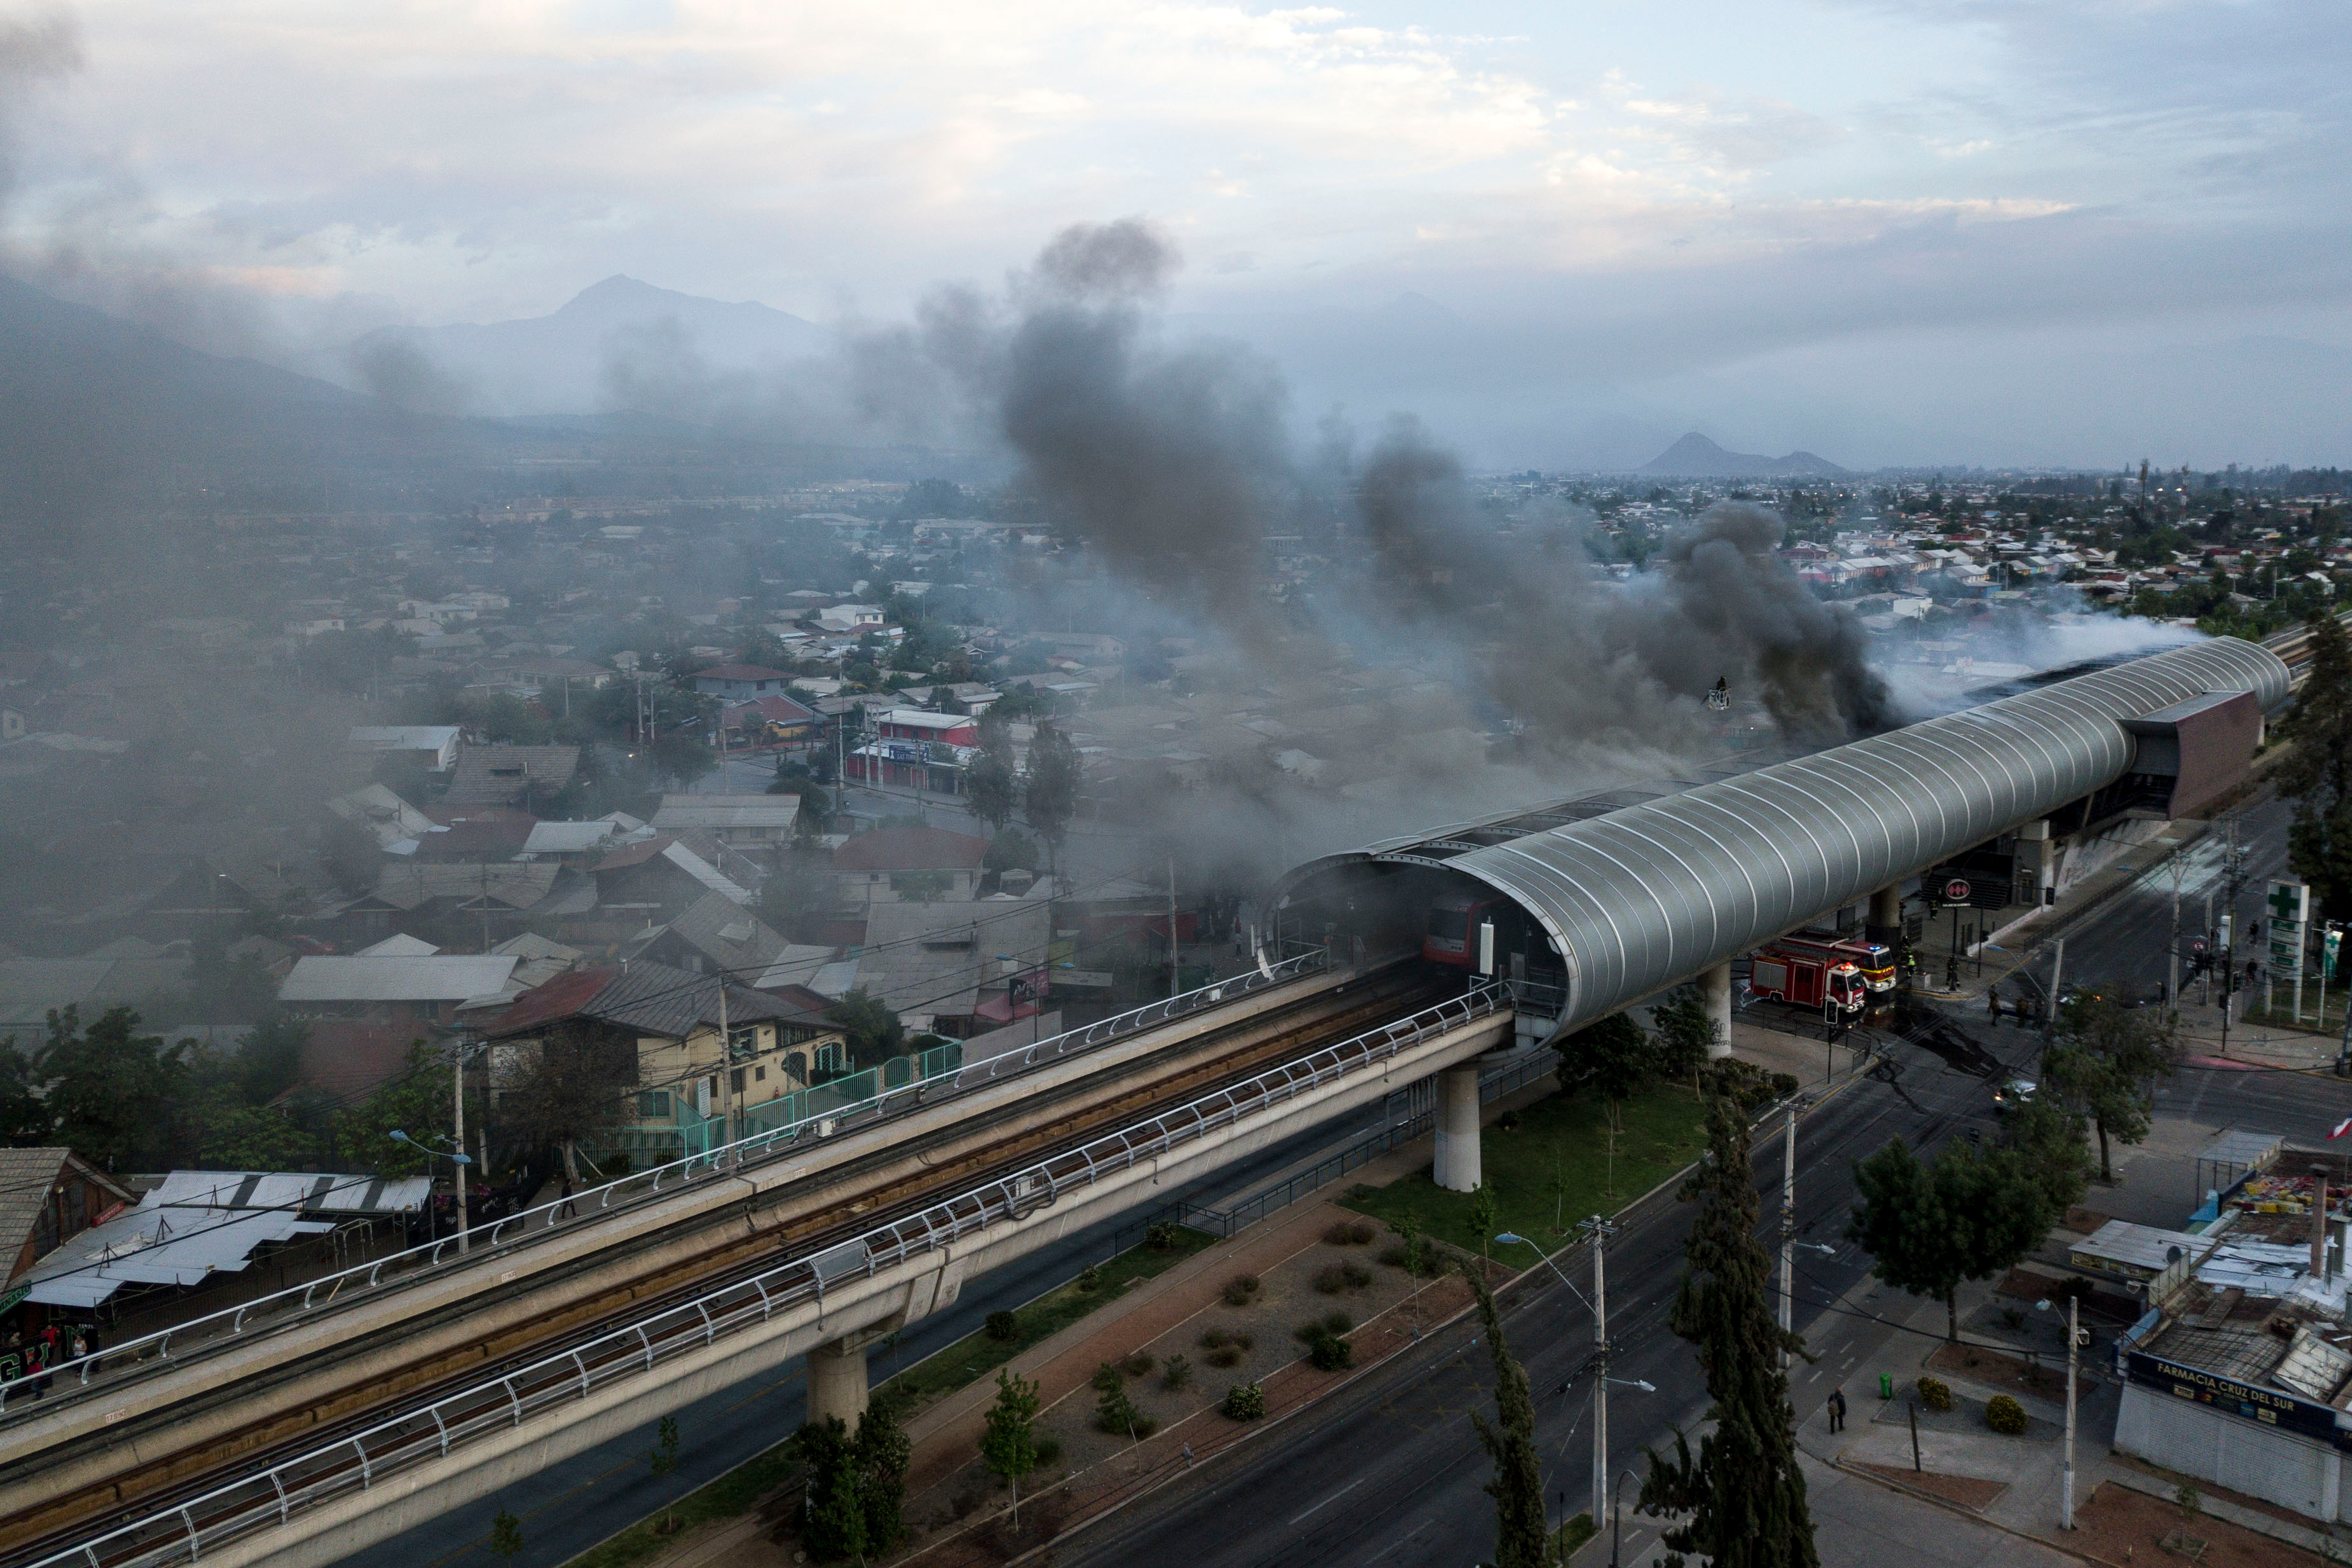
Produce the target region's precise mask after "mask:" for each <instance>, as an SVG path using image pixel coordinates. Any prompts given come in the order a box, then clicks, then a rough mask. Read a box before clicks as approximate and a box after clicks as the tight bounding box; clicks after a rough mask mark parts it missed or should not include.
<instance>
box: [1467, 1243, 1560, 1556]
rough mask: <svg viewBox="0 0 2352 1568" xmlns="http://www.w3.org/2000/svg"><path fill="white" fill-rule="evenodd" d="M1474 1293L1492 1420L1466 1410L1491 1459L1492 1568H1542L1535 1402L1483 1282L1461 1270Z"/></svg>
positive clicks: (1543, 1548) (1492, 1296)
mask: <svg viewBox="0 0 2352 1568" xmlns="http://www.w3.org/2000/svg"><path fill="white" fill-rule="evenodd" d="M1463 1272H1464V1274H1465V1276H1466V1277H1467V1278H1468V1279H1469V1281H1470V1288H1471V1289H1473V1290H1475V1291H1476V1292H1477V1293H1478V1317H1479V1319H1480V1321H1483V1322H1484V1323H1485V1324H1486V1353H1487V1354H1488V1355H1489V1356H1491V1357H1493V1358H1494V1362H1495V1420H1494V1423H1493V1424H1492V1425H1491V1426H1490V1425H1488V1423H1487V1420H1486V1417H1485V1416H1484V1415H1479V1414H1478V1413H1477V1412H1476V1411H1475V1410H1474V1411H1472V1412H1471V1413H1470V1424H1471V1425H1472V1426H1475V1427H1476V1428H1477V1429H1478V1441H1479V1442H1481V1443H1483V1444H1485V1445H1486V1452H1487V1454H1488V1455H1489V1456H1490V1457H1491V1458H1493V1459H1494V1461H1495V1479H1493V1480H1491V1481H1488V1482H1487V1483H1486V1495H1487V1496H1488V1497H1491V1498H1493V1499H1494V1500H1495V1568H1544V1564H1545V1563H1546V1562H1547V1558H1546V1555H1545V1552H1546V1549H1547V1547H1548V1546H1549V1541H1548V1540H1547V1539H1546V1535H1545V1531H1544V1511H1543V1471H1542V1467H1541V1466H1540V1465H1539V1464H1538V1462H1537V1459H1536V1402H1535V1395H1534V1394H1532V1393H1531V1392H1530V1391H1529V1389H1528V1369H1527V1368H1525V1367H1523V1366H1521V1365H1520V1364H1519V1363H1517V1361H1514V1360H1513V1359H1512V1358H1511V1351H1510V1347H1509V1346H1508V1345H1507V1344H1505V1343H1504V1342H1503V1320H1502V1318H1501V1316H1500V1315H1499V1314H1497V1313H1496V1310H1495V1294H1494V1292H1493V1291H1491V1290H1489V1289H1486V1280H1484V1279H1481V1278H1479V1277H1478V1275H1476V1274H1475V1273H1472V1272H1471V1271H1470V1270H1468V1269H1465V1270H1463Z"/></svg>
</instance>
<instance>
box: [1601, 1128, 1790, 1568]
mask: <svg viewBox="0 0 2352 1568" xmlns="http://www.w3.org/2000/svg"><path fill="white" fill-rule="evenodd" d="M1706 1130H1707V1155H1708V1157H1707V1160H1706V1163H1704V1164H1702V1165H1701V1166H1700V1167H1699V1169H1698V1171H1697V1172H1696V1173H1695V1174H1693V1176H1692V1177H1691V1179H1690V1180H1689V1181H1688V1182H1686V1183H1685V1184H1684V1186H1683V1191H1682V1196H1683V1197H1684V1198H1685V1199H1691V1198H1696V1199H1697V1200H1698V1205H1699V1211H1698V1218H1697V1221H1696V1223H1695V1224H1694V1225H1693V1226H1691V1235H1690V1241H1689V1243H1688V1244H1687V1245H1686V1246H1685V1249H1684V1254H1683V1256H1684V1264H1683V1278H1682V1285H1681V1288H1680V1289H1678V1290H1677V1291H1676V1292H1675V1305H1674V1310H1673V1312H1672V1313H1671V1315H1670V1316H1669V1317H1668V1318H1667V1324H1668V1326H1669V1327H1671V1328H1672V1329H1673V1330H1674V1331H1675V1333H1676V1334H1677V1335H1679V1336H1680V1337H1681V1338H1683V1339H1685V1340H1688V1341H1690V1342H1691V1343H1692V1344H1694V1345H1696V1347H1697V1348H1698V1364H1699V1370H1700V1371H1701V1372H1702V1373H1704V1374H1705V1375H1706V1392H1707V1394H1708V1395H1709V1396H1710V1397H1711V1398H1712V1399H1713V1400H1714V1401H1715V1403H1714V1405H1712V1406H1711V1407H1710V1408H1709V1409H1708V1410H1707V1413H1706V1418H1707V1419H1708V1420H1710V1421H1712V1422H1714V1423H1715V1430H1714V1431H1712V1432H1710V1433H1708V1434H1707V1435H1706V1436H1705V1437H1702V1438H1701V1439H1699V1445H1698V1452H1697V1454H1696V1456H1694V1455H1693V1454H1692V1452H1691V1446H1690V1439H1689V1438H1688V1437H1687V1436H1685V1435H1684V1434H1683V1433H1681V1432H1679V1431H1678V1432H1676V1433H1675V1453H1674V1457H1673V1458H1671V1459H1669V1458H1664V1456H1662V1455H1660V1454H1659V1453H1658V1451H1657V1450H1656V1449H1654V1448H1651V1449H1646V1450H1644V1452H1645V1453H1647V1455H1648V1457H1649V1460H1650V1473H1649V1475H1648V1476H1647V1477H1646V1478H1644V1479H1643V1482H1642V1508H1643V1510H1644V1511H1645V1512H1649V1513H1658V1514H1676V1513H1686V1514H1688V1515H1689V1516H1690V1517H1689V1519H1688V1520H1687V1521H1685V1522H1684V1523H1682V1524H1679V1525H1676V1526H1675V1527H1674V1528H1673V1529H1671V1530H1669V1531H1666V1532H1665V1544H1666V1546H1667V1548H1668V1550H1669V1551H1670V1552H1673V1553H1675V1555H1672V1556H1669V1557H1668V1558H1666V1559H1665V1561H1666V1562H1667V1563H1671V1564H1673V1565H1674V1568H1681V1564H1682V1563H1683V1558H1682V1557H1681V1556H1680V1555H1679V1554H1680V1553H1682V1552H1696V1553H1698V1554H1699V1555H1701V1556H1703V1557H1705V1558H1706V1559H1707V1560H1708V1561H1709V1562H1710V1563H1713V1564H1715V1568H1817V1565H1818V1564H1819V1563H1820V1561H1821V1559H1820V1558H1819V1557H1818V1556H1817V1555H1816V1554H1815V1552H1814V1551H1813V1521H1812V1515H1811V1511H1810V1510H1808V1509H1807V1507H1806V1505H1805V1478H1804V1475H1803V1473H1802V1472H1801V1471H1800V1470H1799V1469H1798V1468H1797V1430H1796V1413H1795V1412H1794V1411H1793V1410H1792V1409H1791V1408H1790V1405H1789V1378H1788V1374H1787V1373H1783V1372H1782V1371H1781V1370H1780V1352H1781V1351H1782V1350H1784V1349H1785V1350H1790V1351H1801V1350H1802V1349H1803V1348H1804V1342H1803V1340H1801V1338H1799V1337H1798V1336H1796V1335H1794V1334H1787V1333H1783V1332H1781V1331H1780V1324H1779V1323H1777V1322H1775V1321H1773V1315H1772V1307H1771V1302H1770V1300H1769V1295H1768V1290H1767V1284H1766V1281H1767V1279H1769V1272H1770V1266H1769V1262H1768V1261H1767V1259H1766V1257H1765V1253H1764V1248H1763V1247H1761V1246H1759V1244H1758V1243H1757V1240H1756V1224H1757V1207H1758V1205H1757V1202H1756V1185H1755V1180H1754V1177H1753V1174H1752V1173H1751V1172H1750V1171H1749V1169H1748V1123H1747V1121H1746V1120H1745V1119H1743V1118H1742V1117H1741V1116H1740V1114H1739V1111H1738V1108H1737V1107H1735V1106H1734V1105H1733V1104H1732V1103H1731V1101H1730V1100H1726V1099H1723V1098H1721V1097H1717V1099H1715V1100H1710V1101H1709V1102H1708V1104H1707V1111H1706Z"/></svg>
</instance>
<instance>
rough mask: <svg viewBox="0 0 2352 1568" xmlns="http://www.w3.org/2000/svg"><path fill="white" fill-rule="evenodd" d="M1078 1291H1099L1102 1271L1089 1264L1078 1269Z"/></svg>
mask: <svg viewBox="0 0 2352 1568" xmlns="http://www.w3.org/2000/svg"><path fill="white" fill-rule="evenodd" d="M1078 1289H1081V1290H1099V1289H1102V1270H1101V1269H1100V1268H1097V1267H1096V1266H1095V1265H1093V1264H1091V1263H1089V1264H1087V1266H1086V1267H1085V1268H1081V1269H1079V1270H1078Z"/></svg>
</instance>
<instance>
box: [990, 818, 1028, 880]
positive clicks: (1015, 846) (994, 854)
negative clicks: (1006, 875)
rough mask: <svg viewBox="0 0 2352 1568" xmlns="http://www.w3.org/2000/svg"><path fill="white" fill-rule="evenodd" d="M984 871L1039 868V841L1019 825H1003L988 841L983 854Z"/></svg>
mask: <svg viewBox="0 0 2352 1568" xmlns="http://www.w3.org/2000/svg"><path fill="white" fill-rule="evenodd" d="M980 868H981V869H982V870H983V871H1034V870H1035V869H1036V868H1037V842H1036V840H1035V839H1033V838H1031V837H1029V836H1028V835H1027V834H1025V833H1024V832H1022V831H1021V830H1020V829H1019V828H1017V827H1003V828H999V829H998V830H997V831H996V834H995V836H994V837H992V838H990V839H989V841H988V849H987V851H986V852H985V853H984V854H982V856H981V859H980Z"/></svg>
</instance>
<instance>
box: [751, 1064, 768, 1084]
mask: <svg viewBox="0 0 2352 1568" xmlns="http://www.w3.org/2000/svg"><path fill="white" fill-rule="evenodd" d="M751 1077H752V1078H753V1079H754V1080H755V1081H757V1082H760V1083H765V1082H767V1081H768V1069H767V1068H765V1067H757V1068H752V1069H751Z"/></svg>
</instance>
